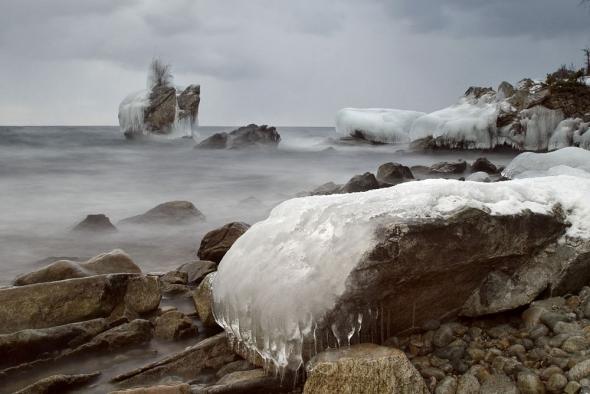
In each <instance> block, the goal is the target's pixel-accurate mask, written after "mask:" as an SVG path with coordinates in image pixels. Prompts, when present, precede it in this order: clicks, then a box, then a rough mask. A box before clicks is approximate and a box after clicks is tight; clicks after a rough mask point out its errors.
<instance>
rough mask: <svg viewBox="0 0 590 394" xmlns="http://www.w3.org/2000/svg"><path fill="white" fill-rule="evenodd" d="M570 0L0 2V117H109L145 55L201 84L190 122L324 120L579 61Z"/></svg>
mask: <svg viewBox="0 0 590 394" xmlns="http://www.w3.org/2000/svg"><path fill="white" fill-rule="evenodd" d="M589 26H590V10H589V9H588V7H584V6H580V5H579V0H520V1H513V0H487V1H484V0H441V1H436V2H433V1H427V0H396V1H386V0H368V1H364V2H359V1H354V0H341V1H336V0H324V1H317V0H299V1H288V0H249V1H237V0H227V1H213V0H207V1H201V0H196V1H195V0H170V1H165V2H163V1H155V0H127V1H119V0H85V1H78V0H52V1H48V0H36V1H35V0H3V1H2V2H1V3H0V124H116V121H117V107H118V104H119V102H120V101H121V99H122V98H123V97H124V96H125V95H126V94H128V93H130V92H132V91H135V90H139V89H142V88H143V87H144V86H145V74H146V68H147V64H148V63H149V61H150V60H151V59H152V58H153V57H154V56H159V57H161V58H162V59H164V60H165V61H167V62H168V63H170V64H172V68H173V72H174V74H175V82H176V83H178V84H180V85H183V84H189V83H200V84H201V85H202V109H201V111H200V112H201V116H200V121H201V124H208V125H212V124H218V125H238V124H242V123H249V122H261V123H270V124H276V125H332V123H333V116H334V113H335V112H336V111H337V110H338V109H339V108H341V107H346V106H359V107H368V106H372V107H399V108H410V109H418V110H425V111H429V110H433V109H436V108H439V107H442V106H446V105H448V104H449V103H450V102H452V101H453V100H454V99H455V98H456V97H457V96H458V95H460V94H461V93H462V92H463V91H464V90H465V89H466V88H467V87H468V86H469V85H474V84H476V85H486V86H496V85H497V84H498V83H499V82H501V81H502V80H508V81H511V82H516V81H517V80H519V79H521V78H523V77H543V76H544V75H545V74H546V73H547V72H549V71H551V70H552V69H554V68H556V67H557V66H559V65H560V64H563V63H567V64H569V63H576V64H580V63H581V60H582V58H581V52H580V49H581V48H583V47H586V46H588V45H590V27H589Z"/></svg>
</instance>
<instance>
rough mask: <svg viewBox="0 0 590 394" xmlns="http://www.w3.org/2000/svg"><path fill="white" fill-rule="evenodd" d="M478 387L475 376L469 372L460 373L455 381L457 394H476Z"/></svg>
mask: <svg viewBox="0 0 590 394" xmlns="http://www.w3.org/2000/svg"><path fill="white" fill-rule="evenodd" d="M479 389H480V385H479V381H478V380H477V378H476V377H475V376H473V375H471V374H469V373H466V374H464V375H461V377H460V378H459V381H458V383H457V394H478V393H479Z"/></svg>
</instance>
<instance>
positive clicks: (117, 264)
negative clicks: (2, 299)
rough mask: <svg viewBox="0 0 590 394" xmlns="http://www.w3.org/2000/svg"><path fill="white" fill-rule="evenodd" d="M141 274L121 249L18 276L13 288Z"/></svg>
mask: <svg viewBox="0 0 590 394" xmlns="http://www.w3.org/2000/svg"><path fill="white" fill-rule="evenodd" d="M118 273H141V269H140V268H139V267H138V266H137V264H135V262H134V261H133V260H132V259H131V257H129V255H128V254H127V253H125V252H124V251H122V250H121V249H114V250H112V251H110V252H108V253H102V254H99V255H98V256H95V257H93V258H91V259H90V260H87V261H85V262H77V261H70V260H58V261H55V262H53V263H52V264H49V265H48V266H46V267H43V268H40V269H38V270H36V271H33V272H30V273H27V274H23V275H19V276H18V277H17V278H16V279H15V280H14V285H15V286H24V285H31V284H34V283H45V282H54V281H58V280H64V279H73V278H84V277H88V276H93V275H102V274H118Z"/></svg>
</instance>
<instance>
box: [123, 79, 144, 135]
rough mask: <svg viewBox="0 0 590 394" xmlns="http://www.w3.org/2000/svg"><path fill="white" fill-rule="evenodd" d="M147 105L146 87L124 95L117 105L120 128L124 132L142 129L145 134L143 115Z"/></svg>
mask: <svg viewBox="0 0 590 394" xmlns="http://www.w3.org/2000/svg"><path fill="white" fill-rule="evenodd" d="M149 105H150V91H149V90H147V89H144V90H140V91H138V92H135V93H131V94H130V95H129V96H127V97H125V99H123V101H122V102H121V104H120V105H119V125H120V126H121V130H122V131H123V132H124V133H126V132H134V131H136V130H143V133H144V134H146V133H147V131H146V130H145V127H144V124H143V120H144V119H143V117H144V114H145V111H146V109H147V108H148V107H149Z"/></svg>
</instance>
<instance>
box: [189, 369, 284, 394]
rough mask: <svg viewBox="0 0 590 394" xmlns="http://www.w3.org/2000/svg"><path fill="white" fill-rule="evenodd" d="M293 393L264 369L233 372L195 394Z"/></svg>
mask: <svg viewBox="0 0 590 394" xmlns="http://www.w3.org/2000/svg"><path fill="white" fill-rule="evenodd" d="M289 391H291V390H290V389H289V387H288V385H287V384H283V385H281V380H280V379H279V378H278V377H277V376H269V375H267V374H265V373H264V371H263V370H262V369H250V370H247V371H236V372H231V373H229V374H227V375H225V376H224V377H222V378H221V379H219V381H218V382H217V383H215V384H214V385H212V386H208V387H204V388H202V389H199V390H197V391H196V393H195V394H222V393H223V394H232V393H233V394H242V393H282V392H289Z"/></svg>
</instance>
